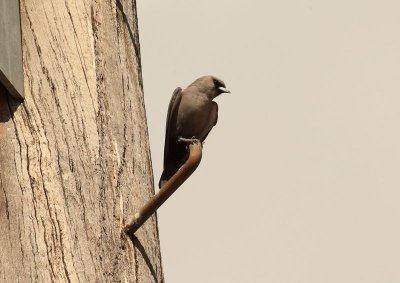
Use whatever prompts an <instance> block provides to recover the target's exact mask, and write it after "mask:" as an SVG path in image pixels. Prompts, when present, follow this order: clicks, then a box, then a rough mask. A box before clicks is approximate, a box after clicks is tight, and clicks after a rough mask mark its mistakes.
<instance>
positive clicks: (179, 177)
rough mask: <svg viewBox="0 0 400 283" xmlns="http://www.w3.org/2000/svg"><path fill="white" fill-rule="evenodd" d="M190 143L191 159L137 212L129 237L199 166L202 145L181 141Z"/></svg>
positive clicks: (194, 140) (191, 140) (197, 141)
mask: <svg viewBox="0 0 400 283" xmlns="http://www.w3.org/2000/svg"><path fill="white" fill-rule="evenodd" d="M180 140H181V141H184V142H188V143H189V157H188V159H187V160H186V162H185V163H184V164H183V165H182V166H181V167H180V168H179V170H178V171H177V172H176V173H175V175H173V176H172V177H171V179H169V180H168V181H167V182H166V183H165V184H164V185H163V186H162V187H161V189H160V190H159V191H158V193H156V194H155V195H154V196H153V197H152V198H151V199H150V200H149V201H147V203H146V204H145V205H144V206H143V207H142V208H141V209H140V210H139V212H137V213H136V214H135V216H134V219H133V221H132V222H130V223H129V224H128V225H126V226H125V228H124V230H123V231H124V232H125V233H126V234H127V235H128V236H133V234H134V233H135V232H136V231H137V230H138V229H139V228H140V227H141V226H142V225H143V224H144V223H145V222H146V220H147V219H149V218H150V216H151V215H153V213H154V212H156V210H157V209H158V208H159V207H160V206H161V205H162V204H163V203H164V202H165V201H166V200H167V199H168V198H169V197H170V196H171V195H172V194H173V193H174V192H175V191H176V190H177V189H178V188H179V187H180V186H181V185H182V184H183V183H184V182H185V181H186V179H187V178H189V176H190V175H191V174H192V173H193V172H194V171H195V170H196V168H197V166H199V164H200V161H201V157H202V144H201V142H200V141H199V140H196V139H180Z"/></svg>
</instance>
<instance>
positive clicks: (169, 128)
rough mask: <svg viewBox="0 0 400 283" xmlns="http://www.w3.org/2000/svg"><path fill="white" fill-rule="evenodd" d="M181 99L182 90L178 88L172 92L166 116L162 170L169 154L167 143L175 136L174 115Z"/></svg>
mask: <svg viewBox="0 0 400 283" xmlns="http://www.w3.org/2000/svg"><path fill="white" fill-rule="evenodd" d="M181 99H182V89H181V88H180V87H178V88H176V89H175V90H174V93H173V94H172V98H171V101H170V102H169V106H168V114H167V124H166V127H165V128H166V132H165V145H164V168H165V167H166V164H167V160H168V153H169V143H170V140H171V138H173V137H174V136H175V130H176V129H174V128H173V127H176V125H175V124H176V115H177V110H178V106H179V103H180V102H181Z"/></svg>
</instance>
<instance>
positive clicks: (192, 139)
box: [178, 137, 201, 144]
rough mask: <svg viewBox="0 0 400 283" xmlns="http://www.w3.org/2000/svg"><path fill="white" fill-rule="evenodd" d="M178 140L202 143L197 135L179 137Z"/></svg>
mask: <svg viewBox="0 0 400 283" xmlns="http://www.w3.org/2000/svg"><path fill="white" fill-rule="evenodd" d="M178 141H179V142H185V143H199V144H201V142H200V140H199V139H197V138H196V137H192V138H191V139H187V138H183V137H178Z"/></svg>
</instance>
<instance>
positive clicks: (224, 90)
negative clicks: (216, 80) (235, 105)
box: [218, 86, 231, 93]
mask: <svg viewBox="0 0 400 283" xmlns="http://www.w3.org/2000/svg"><path fill="white" fill-rule="evenodd" d="M218 89H219V90H220V91H221V93H231V92H230V91H229V90H227V89H226V88H224V87H223V86H220V87H219V88H218Z"/></svg>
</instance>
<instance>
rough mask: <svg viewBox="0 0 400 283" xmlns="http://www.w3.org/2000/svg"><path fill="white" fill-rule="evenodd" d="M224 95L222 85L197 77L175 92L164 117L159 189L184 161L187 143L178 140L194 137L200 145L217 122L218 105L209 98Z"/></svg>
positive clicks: (218, 80) (210, 79)
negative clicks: (163, 142)
mask: <svg viewBox="0 0 400 283" xmlns="http://www.w3.org/2000/svg"><path fill="white" fill-rule="evenodd" d="M227 92H229V90H227V89H226V88H225V83H224V82H223V81H222V80H220V79H218V78H216V77H214V76H204V77H200V78H198V79H197V80H195V81H194V82H193V83H192V84H191V85H189V86H188V87H187V88H186V89H184V90H182V89H181V88H180V87H178V88H177V89H175V91H174V93H173V95H172V98H171V101H170V103H169V108H168V114H167V125H166V133H165V146H164V171H163V173H162V175H161V178H160V182H159V183H158V186H159V187H160V188H161V186H162V185H163V184H164V183H165V182H166V181H168V180H169V179H170V178H171V177H172V176H173V175H174V174H175V172H176V171H178V169H179V167H181V166H182V165H183V163H184V162H185V161H186V159H187V158H188V152H187V149H186V146H187V144H186V143H184V142H179V141H178V138H179V137H182V138H188V139H191V138H196V139H198V140H200V141H201V142H204V140H205V139H206V137H207V135H208V134H209V132H210V131H211V129H212V127H214V126H215V124H216V123H217V120H218V104H217V103H215V102H214V101H213V99H214V98H215V97H217V96H218V95H220V94H221V93H227Z"/></svg>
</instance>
